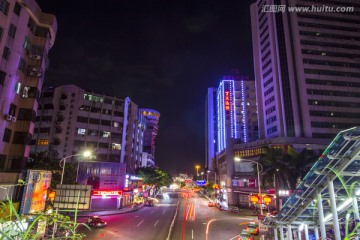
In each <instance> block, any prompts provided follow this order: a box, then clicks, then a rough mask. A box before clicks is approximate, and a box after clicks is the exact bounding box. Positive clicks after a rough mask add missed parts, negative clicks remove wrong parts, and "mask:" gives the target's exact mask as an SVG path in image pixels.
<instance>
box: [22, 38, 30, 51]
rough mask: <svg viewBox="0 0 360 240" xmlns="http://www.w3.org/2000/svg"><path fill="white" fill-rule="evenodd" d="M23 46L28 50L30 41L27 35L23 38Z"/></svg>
mask: <svg viewBox="0 0 360 240" xmlns="http://www.w3.org/2000/svg"><path fill="white" fill-rule="evenodd" d="M23 48H24V49H27V50H30V48H31V43H30V40H29V38H28V37H25V39H24V43H23Z"/></svg>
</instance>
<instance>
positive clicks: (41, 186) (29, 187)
mask: <svg viewBox="0 0 360 240" xmlns="http://www.w3.org/2000/svg"><path fill="white" fill-rule="evenodd" d="M51 176H52V175H51V172H50V171H46V170H27V176H26V187H25V189H24V192H25V193H24V195H23V200H22V204H21V209H20V212H21V214H32V213H37V212H42V211H44V210H45V203H46V199H47V194H48V188H49V187H50V183H51Z"/></svg>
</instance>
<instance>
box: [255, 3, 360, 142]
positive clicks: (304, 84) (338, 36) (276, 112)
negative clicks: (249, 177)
mask: <svg viewBox="0 0 360 240" xmlns="http://www.w3.org/2000/svg"><path fill="white" fill-rule="evenodd" d="M280 6H282V7H284V6H285V8H282V7H281V8H280ZM324 6H326V7H328V8H330V9H333V10H334V11H333V12H325V7H324ZM290 7H303V9H304V8H306V7H308V9H310V10H309V11H298V12H294V11H293V10H294V8H290ZM276 8H277V9H278V11H277V12H276V10H274V9H276ZM269 9H273V10H272V11H271V12H270V10H269ZM280 9H281V11H279V10H280ZM359 9H360V3H359V1H357V0H336V1H325V0H302V1H300V0H286V1H285V0H257V1H256V3H253V4H252V5H251V23H252V36H253V54H254V65H255V66H254V69H255V79H256V90H257V104H258V113H259V133H260V138H261V139H264V138H273V137H304V138H322V139H329V140H330V139H331V138H333V137H334V136H335V135H336V134H337V133H338V132H339V131H340V130H342V129H347V128H350V127H353V126H356V125H359V124H360V113H359V108H360V82H359V78H360V61H359V59H360V36H359V32H360V14H359ZM346 10H347V12H346Z"/></svg>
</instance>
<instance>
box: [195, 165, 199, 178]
mask: <svg viewBox="0 0 360 240" xmlns="http://www.w3.org/2000/svg"><path fill="white" fill-rule="evenodd" d="M195 168H196V176H199V168H200V166H199V165H196V166H195Z"/></svg>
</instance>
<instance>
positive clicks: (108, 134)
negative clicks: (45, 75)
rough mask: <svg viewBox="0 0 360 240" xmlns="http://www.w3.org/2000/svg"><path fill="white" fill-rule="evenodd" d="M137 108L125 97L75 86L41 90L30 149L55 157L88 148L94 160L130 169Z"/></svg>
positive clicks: (133, 164)
mask: <svg viewBox="0 0 360 240" xmlns="http://www.w3.org/2000/svg"><path fill="white" fill-rule="evenodd" d="M137 114H138V107H137V105H136V104H135V103H133V102H132V101H131V100H130V99H129V98H125V99H122V98H118V97H115V96H109V95H105V94H100V93H95V92H93V91H86V90H84V89H82V88H80V87H77V86H75V85H64V86H60V87H56V88H48V89H45V90H44V91H43V94H42V97H41V103H40V105H39V111H38V116H37V117H36V122H35V130H34V137H33V140H32V142H31V151H32V152H41V151H46V152H47V153H48V154H49V156H50V157H51V158H52V159H59V158H63V157H65V156H70V155H73V154H76V153H79V152H81V151H82V150H84V149H91V150H92V151H93V152H94V155H95V156H96V161H103V162H122V163H123V162H124V163H126V164H127V170H128V171H130V172H131V171H133V170H134V169H135V164H136V161H138V160H139V159H137V156H140V153H137V152H136V151H139V150H140V149H139V147H134V145H136V144H137V143H136V141H134V138H133V136H134V135H135V133H134V131H135V128H134V126H135V125H136V124H135V123H136V120H137Z"/></svg>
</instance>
